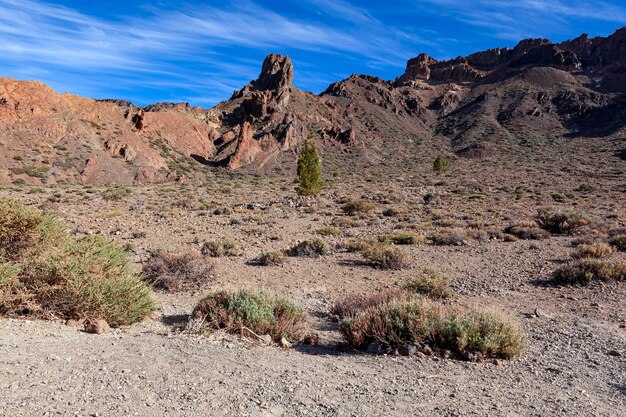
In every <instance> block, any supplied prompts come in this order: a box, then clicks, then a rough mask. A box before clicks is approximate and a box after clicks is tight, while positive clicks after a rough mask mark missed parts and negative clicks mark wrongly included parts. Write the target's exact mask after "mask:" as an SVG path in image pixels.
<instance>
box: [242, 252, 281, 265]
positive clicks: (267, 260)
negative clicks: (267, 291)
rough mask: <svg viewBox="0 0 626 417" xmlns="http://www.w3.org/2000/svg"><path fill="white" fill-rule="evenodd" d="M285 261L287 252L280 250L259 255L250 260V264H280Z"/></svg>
mask: <svg viewBox="0 0 626 417" xmlns="http://www.w3.org/2000/svg"><path fill="white" fill-rule="evenodd" d="M284 263H285V254H284V253H283V252H280V251H274V252H265V253H262V254H261V255H260V256H259V257H257V258H255V259H253V260H251V261H250V264H252V265H260V266H280V265H283V264H284Z"/></svg>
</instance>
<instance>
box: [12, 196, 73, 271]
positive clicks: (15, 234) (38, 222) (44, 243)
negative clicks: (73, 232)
mask: <svg viewBox="0 0 626 417" xmlns="http://www.w3.org/2000/svg"><path fill="white" fill-rule="evenodd" d="M67 238H68V234H67V231H66V229H65V228H64V227H63V226H62V225H61V224H60V223H59V222H58V221H57V220H56V218H55V217H54V215H52V214H50V213H46V212H41V211H39V210H33V209H30V208H28V207H26V206H24V204H23V203H21V202H19V201H17V200H12V199H8V198H2V199H0V257H2V258H4V259H6V260H7V261H20V260H22V259H25V258H27V257H32V256H36V255H39V254H41V253H42V252H45V251H48V250H50V249H51V248H55V247H57V246H58V245H59V244H60V243H61V242H62V241H64V240H65V239H67Z"/></svg>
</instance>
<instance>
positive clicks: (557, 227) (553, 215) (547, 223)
mask: <svg viewBox="0 0 626 417" xmlns="http://www.w3.org/2000/svg"><path fill="white" fill-rule="evenodd" d="M536 220H537V224H539V227H541V228H542V229H545V230H547V231H549V232H550V233H552V234H571V233H573V232H574V231H576V230H577V229H579V228H581V227H582V226H586V225H588V224H589V219H588V218H587V215H586V214H584V213H579V212H572V211H564V212H560V211H553V210H551V209H540V210H539V211H538V212H537V217H536Z"/></svg>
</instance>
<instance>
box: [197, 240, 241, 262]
mask: <svg viewBox="0 0 626 417" xmlns="http://www.w3.org/2000/svg"><path fill="white" fill-rule="evenodd" d="M200 251H201V252H202V254H203V255H208V256H211V257H213V258H218V257H221V256H237V255H239V252H238V251H237V244H236V243H235V241H234V240H232V239H231V238H229V237H223V238H221V239H220V240H209V241H206V242H203V243H202V246H201V247H200Z"/></svg>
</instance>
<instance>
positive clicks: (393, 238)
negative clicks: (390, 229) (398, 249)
mask: <svg viewBox="0 0 626 417" xmlns="http://www.w3.org/2000/svg"><path fill="white" fill-rule="evenodd" d="M378 241H379V242H381V243H393V244H394V245H416V244H418V243H421V242H423V241H424V237H423V236H418V235H416V234H415V233H410V232H397V233H388V234H386V235H384V236H380V237H379V238H378Z"/></svg>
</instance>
